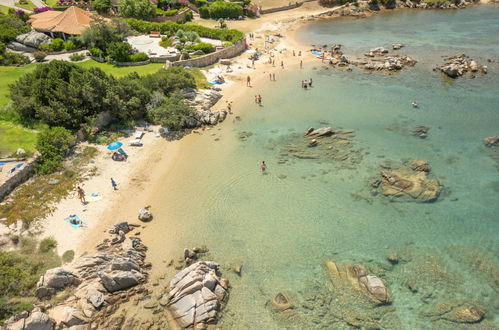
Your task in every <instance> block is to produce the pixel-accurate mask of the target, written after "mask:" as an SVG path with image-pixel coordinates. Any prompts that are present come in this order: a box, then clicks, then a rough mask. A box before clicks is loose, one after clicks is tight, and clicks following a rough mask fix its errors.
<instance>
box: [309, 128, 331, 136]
mask: <svg viewBox="0 0 499 330" xmlns="http://www.w3.org/2000/svg"><path fill="white" fill-rule="evenodd" d="M331 134H333V129H332V128H331V127H321V128H317V129H315V128H312V127H311V128H309V129H308V130H307V133H306V134H305V136H307V137H320V136H327V135H331Z"/></svg>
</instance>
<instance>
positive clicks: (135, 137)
mask: <svg viewBox="0 0 499 330" xmlns="http://www.w3.org/2000/svg"><path fill="white" fill-rule="evenodd" d="M144 134H145V133H144V131H143V130H141V131H137V132H135V136H134V139H135V140H140V139H142V137H143V136H144Z"/></svg>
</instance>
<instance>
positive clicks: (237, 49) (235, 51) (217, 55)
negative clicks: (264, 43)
mask: <svg viewBox="0 0 499 330" xmlns="http://www.w3.org/2000/svg"><path fill="white" fill-rule="evenodd" d="M245 49H246V39H242V40H239V41H236V42H235V43H234V45H232V46H230V47H226V48H224V49H221V50H219V51H216V52H214V53H211V54H208V55H204V56H200V57H196V58H191V59H188V60H183V61H177V62H173V63H171V65H173V66H194V67H204V66H208V65H212V64H214V63H216V62H217V61H218V60H221V59H224V58H231V57H235V56H237V55H239V54H241V53H242V52H244V50H245Z"/></svg>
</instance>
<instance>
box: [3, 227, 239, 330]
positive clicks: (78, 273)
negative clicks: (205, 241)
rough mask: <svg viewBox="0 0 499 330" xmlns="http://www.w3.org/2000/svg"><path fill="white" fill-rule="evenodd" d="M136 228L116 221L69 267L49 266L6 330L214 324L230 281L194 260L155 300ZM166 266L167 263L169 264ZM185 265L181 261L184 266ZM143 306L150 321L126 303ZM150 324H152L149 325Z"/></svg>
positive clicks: (211, 266)
mask: <svg viewBox="0 0 499 330" xmlns="http://www.w3.org/2000/svg"><path fill="white" fill-rule="evenodd" d="M141 227H142V228H143V227H144V226H141V225H139V224H129V223H127V222H120V223H118V224H116V225H115V226H114V227H113V228H112V229H110V230H109V233H110V234H111V235H114V236H115V237H114V238H106V239H104V240H103V241H102V242H101V243H99V244H98V245H97V246H96V247H95V248H96V250H97V251H98V252H96V253H92V254H84V255H82V256H80V257H79V258H77V259H76V260H74V261H73V262H72V263H71V264H68V265H64V266H62V267H57V268H52V269H49V270H47V271H46V272H45V274H44V275H42V276H41V277H40V279H39V281H38V283H37V288H36V291H35V296H36V297H37V298H38V299H39V303H38V304H36V306H35V308H34V309H33V310H32V311H31V312H23V313H20V314H17V315H14V316H12V317H11V318H10V319H8V320H7V321H6V322H5V324H4V329H5V330H23V329H37V330H53V329H73V330H83V329H104V328H109V329H123V328H126V329H136V328H141V329H147V328H150V326H151V325H152V324H154V325H155V326H156V328H163V329H164V328H169V326H172V325H175V324H177V325H178V326H179V327H181V328H186V329H194V328H195V329H206V326H207V324H212V323H216V321H217V318H218V317H219V311H220V309H221V307H222V303H223V302H225V301H227V299H228V290H229V282H228V281H227V280H226V279H223V278H221V277H219V276H218V274H217V271H218V269H219V265H218V264H216V263H215V262H213V261H199V262H195V263H193V264H191V265H190V266H188V267H187V268H185V269H183V270H182V271H180V272H179V273H178V274H177V275H176V276H175V277H174V278H173V279H172V280H171V282H170V284H169V286H168V289H167V290H166V292H164V294H161V295H159V296H156V297H154V296H153V295H152V294H153V287H154V286H156V285H157V284H156V283H149V272H150V269H151V267H152V264H151V263H149V262H146V260H145V259H146V252H147V247H146V246H145V245H144V244H143V243H142V241H141V239H140V238H139V237H138V236H139V235H140V232H138V231H137V230H136V229H137V228H141ZM172 264H173V262H172V263H170V265H172ZM182 264H183V265H184V266H185V265H187V264H186V263H181V265H180V267H179V268H183V267H182ZM130 303H131V304H133V305H137V304H139V303H141V304H143V308H144V309H146V310H151V311H152V315H153V317H152V318H151V319H148V318H142V317H140V316H138V317H134V316H133V315H129V313H127V311H128V308H127V306H129V304H130ZM151 322H152V323H151Z"/></svg>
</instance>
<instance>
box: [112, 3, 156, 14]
mask: <svg viewBox="0 0 499 330" xmlns="http://www.w3.org/2000/svg"><path fill="white" fill-rule="evenodd" d="M120 13H121V15H123V16H124V17H133V18H140V19H147V18H151V17H154V16H156V7H155V6H154V5H153V3H152V2H151V1H149V0H120Z"/></svg>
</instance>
